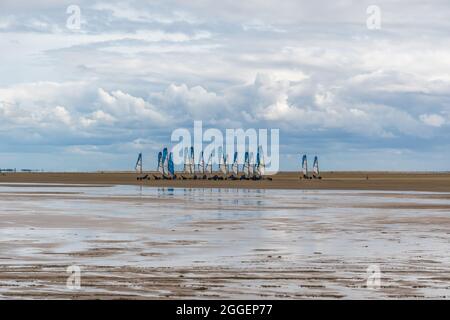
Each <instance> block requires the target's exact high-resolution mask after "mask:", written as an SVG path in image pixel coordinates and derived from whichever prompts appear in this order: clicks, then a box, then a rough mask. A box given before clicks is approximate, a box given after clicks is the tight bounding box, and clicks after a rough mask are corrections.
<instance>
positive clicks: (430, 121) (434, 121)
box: [420, 114, 445, 127]
mask: <svg viewBox="0 0 450 320" xmlns="http://www.w3.org/2000/svg"><path fill="white" fill-rule="evenodd" d="M420 120H422V122H423V123H425V124H426V125H429V126H432V127H441V126H443V125H444V124H445V118H444V117H442V116H440V115H438V114H422V115H420Z"/></svg>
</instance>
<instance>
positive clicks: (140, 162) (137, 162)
mask: <svg viewBox="0 0 450 320" xmlns="http://www.w3.org/2000/svg"><path fill="white" fill-rule="evenodd" d="M134 170H136V171H138V170H139V173H142V153H139V156H138V159H137V161H136V165H135V166H134Z"/></svg>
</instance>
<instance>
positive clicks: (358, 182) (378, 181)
mask: <svg viewBox="0 0 450 320" xmlns="http://www.w3.org/2000/svg"><path fill="white" fill-rule="evenodd" d="M145 174H148V175H149V176H150V177H152V175H153V174H157V173H156V172H146V173H145ZM321 175H322V177H323V179H322V180H301V179H300V173H299V172H280V173H277V174H276V175H273V176H271V177H272V179H273V180H272V181H268V180H263V181H246V180H242V181H241V180H237V181H232V180H224V181H222V180H220V181H211V180H145V181H138V180H137V179H136V178H137V177H138V175H137V174H136V173H134V172H109V171H104V172H78V173H76V172H64V173H63V172H60V173H58V172H53V173H48V172H16V173H10V172H2V173H0V183H31V184H39V183H55V184H97V185H101V184H108V185H144V186H149V187H174V188H242V189H298V190H320V189H324V190H385V191H430V192H450V173H448V172H443V173H437V172H363V171H355V172H348V171H346V172H344V171H342V172H338V171H332V172H323V173H321Z"/></svg>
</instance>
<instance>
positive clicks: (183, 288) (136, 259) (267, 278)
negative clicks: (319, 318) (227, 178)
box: [0, 183, 450, 299]
mask: <svg viewBox="0 0 450 320" xmlns="http://www.w3.org/2000/svg"><path fill="white" fill-rule="evenodd" d="M61 190H63V193H61ZM402 195H405V197H402ZM447 195H448V193H442V192H439V193H434V192H411V191H410V192H400V191H394V192H390V191H370V192H369V193H368V192H367V191H355V190H353V191H350V190H297V189H291V190H266V189H224V188H202V189H199V188H179V189H178V188H153V187H149V186H147V187H145V186H139V185H116V186H113V185H111V186H93V185H91V186H89V187H88V186H80V185H65V186H64V188H61V187H60V186H59V185H57V184H54V183H52V184H42V185H39V184H36V183H34V184H32V185H26V186H24V185H23V184H14V183H7V184H0V207H1V208H2V209H1V210H0V222H1V223H0V298H2V299H10V298H30V299H42V298H63V299H65V298H75V299H102V298H127V299H148V298H152V299H171V298H226V299H228V298H235V299H248V298H252V299H264V298H270V299H281V298H290V299H311V298H319V299H320V298H331V299H342V298H347V299H353V298H355V299H361V298H375V299H378V298H380V299H385V298H395V299H397V298H410V299H416V298H425V299H428V298H436V299H449V298H450V256H449V255H448V252H449V239H450V224H449V214H450V212H449V210H448V206H449V205H450V199H449V198H448V197H446V196H447ZM406 204H407V205H406ZM70 265H77V266H80V268H81V270H82V273H81V275H82V277H81V289H79V290H70V289H69V288H67V287H66V281H67V277H68V274H67V273H66V269H67V267H68V266H70ZM374 265H375V266H377V267H379V268H380V270H381V277H382V281H381V287H380V288H378V289H370V288H367V276H368V274H367V268H368V267H369V266H374Z"/></svg>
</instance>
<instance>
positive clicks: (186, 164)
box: [183, 147, 191, 174]
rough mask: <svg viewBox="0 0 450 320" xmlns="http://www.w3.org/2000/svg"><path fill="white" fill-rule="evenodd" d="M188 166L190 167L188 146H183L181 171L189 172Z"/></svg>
mask: <svg viewBox="0 0 450 320" xmlns="http://www.w3.org/2000/svg"><path fill="white" fill-rule="evenodd" d="M190 167H191V163H190V158H189V148H188V147H186V148H184V168H183V171H184V173H187V174H188V173H190V172H189V171H190Z"/></svg>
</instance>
